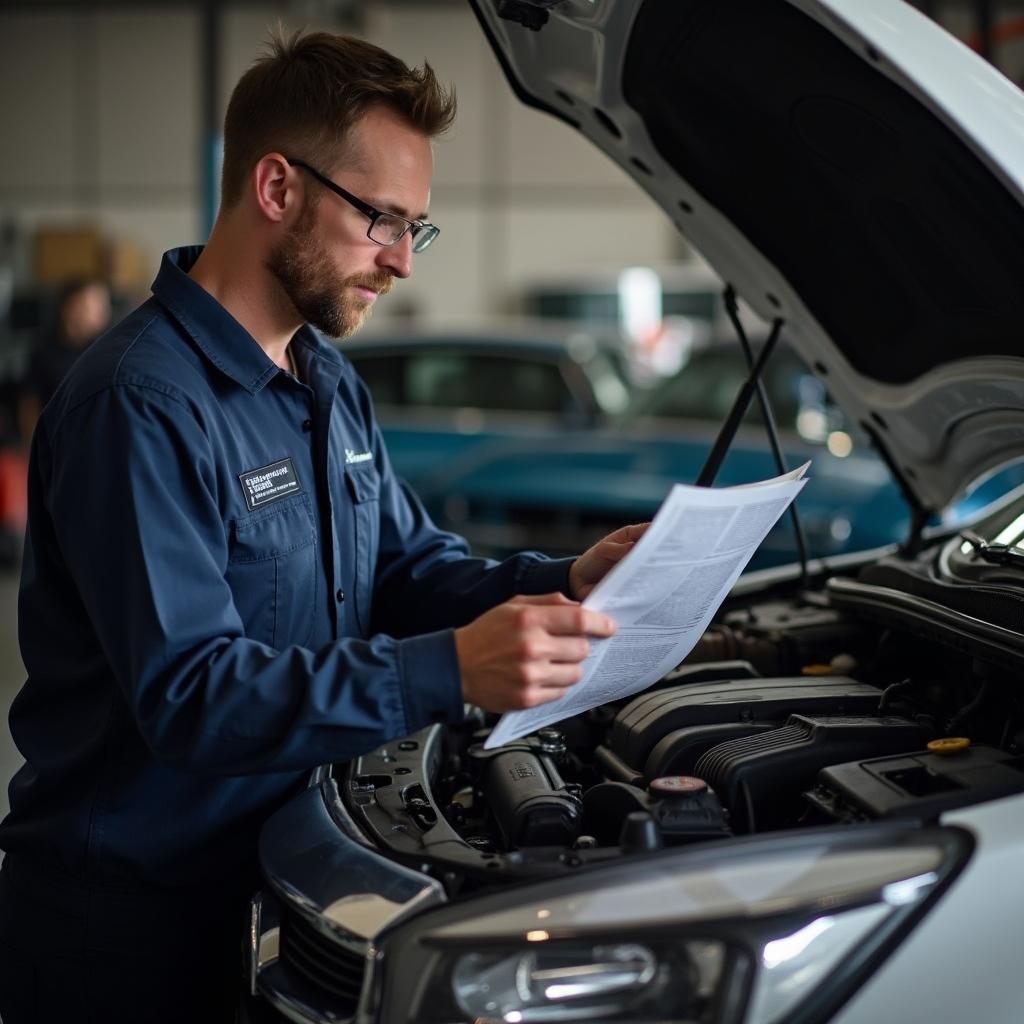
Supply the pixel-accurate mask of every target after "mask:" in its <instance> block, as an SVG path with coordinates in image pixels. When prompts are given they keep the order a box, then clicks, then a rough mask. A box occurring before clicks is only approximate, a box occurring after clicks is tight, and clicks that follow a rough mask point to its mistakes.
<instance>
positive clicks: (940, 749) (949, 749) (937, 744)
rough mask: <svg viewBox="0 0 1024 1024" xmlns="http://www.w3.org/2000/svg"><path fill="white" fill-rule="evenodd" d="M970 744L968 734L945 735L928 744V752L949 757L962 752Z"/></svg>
mask: <svg viewBox="0 0 1024 1024" xmlns="http://www.w3.org/2000/svg"><path fill="white" fill-rule="evenodd" d="M970 745H971V741H970V740H969V739H968V738H967V737H966V736H944V737H943V738H942V739H941V740H932V741H931V743H929V744H928V753H929V754H938V755H939V756H940V757H948V756H949V755H950V754H962V753H963V752H964V751H965V750H966V749H967V748H968V747H969V746H970Z"/></svg>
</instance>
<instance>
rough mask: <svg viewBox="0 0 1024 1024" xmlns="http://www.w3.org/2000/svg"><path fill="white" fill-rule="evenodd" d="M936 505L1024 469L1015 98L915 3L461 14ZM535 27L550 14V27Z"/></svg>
mask: <svg viewBox="0 0 1024 1024" xmlns="http://www.w3.org/2000/svg"><path fill="white" fill-rule="evenodd" d="M471 3H473V6H474V7H475V9H476V11H477V14H478V16H479V18H480V20H481V23H482V24H483V26H484V29H485V32H486V33H487V35H488V37H489V39H490V41H491V43H492V45H493V46H494V48H495V52H496V53H497V55H498V58H499V60H500V61H501V63H502V66H503V68H504V70H505V72H506V74H507V76H508V77H509V80H510V82H511V84H512V86H513V88H514V89H515V91H516V92H517V94H518V95H519V97H520V98H521V99H522V100H523V101H524V102H526V103H528V104H530V105H533V106H536V107H539V108H541V109H544V110H547V111H549V112H550V113H552V114H554V115H556V116H558V117H560V118H562V119H563V120H565V121H567V122H569V123H570V124H572V125H573V126H574V127H576V128H577V129H578V130H579V131H580V132H581V133H582V134H584V135H585V136H587V137H588V138H589V139H590V140H591V141H593V142H594V143H595V144H596V145H597V146H598V147H599V148H601V149H602V150H603V151H604V152H605V153H606V154H608V155H609V156H610V157H611V158H612V159H613V160H615V161H616V162H617V163H618V164H620V165H621V166H622V167H623V168H624V169H625V170H626V171H627V172H628V173H630V174H631V175H632V177H633V178H634V179H635V180H636V181H637V182H638V183H639V184H640V185H641V186H642V187H643V188H644V189H645V190H646V191H647V192H648V193H649V194H650V195H651V196H652V198H653V199H654V200H655V201H656V202H657V203H658V204H659V205H660V206H661V207H662V208H663V209H664V210H665V211H666V213H667V214H668V215H669V216H670V217H671V218H672V220H673V221H674V222H675V224H676V225H677V227H678V228H679V230H680V231H681V232H682V233H683V234H685V235H686V236H687V238H688V239H689V240H690V241H692V243H693V244H694V245H695V246H696V247H697V249H698V250H699V251H700V252H701V253H702V255H703V256H704V257H705V258H706V259H707V260H708V261H709V262H710V263H711V265H712V266H713V267H714V268H715V269H716V270H717V271H718V273H719V274H721V275H722V277H723V278H724V279H725V280H726V281H727V282H728V283H730V284H731V285H733V286H734V287H735V288H736V290H737V292H738V293H739V294H740V295H741V296H742V297H743V298H744V299H745V300H746V301H747V302H748V303H749V304H750V305H751V306H752V307H753V308H754V309H755V310H756V311H757V312H758V313H759V314H760V315H762V316H763V317H765V318H766V319H769V320H773V319H776V318H781V319H782V320H783V321H784V334H785V336H786V337H787V338H788V339H789V340H790V342H791V343H792V344H793V346H794V347H795V348H796V349H797V350H798V351H799V352H800V353H801V355H802V356H803V357H804V359H805V360H806V361H807V362H808V364H809V365H811V366H812V367H813V368H814V370H815V372H816V373H817V374H818V375H819V376H820V377H821V378H822V379H823V381H824V382H825V384H826V385H827V387H828V388H829V390H830V392H831V393H832V394H833V396H834V397H835V399H836V400H837V401H838V402H839V403H840V404H841V405H842V406H843V408H844V410H845V411H846V412H847V414H848V415H850V416H851V417H852V418H853V420H854V421H856V422H858V423H860V424H861V425H862V426H863V427H864V429H866V430H867V431H868V432H869V433H870V434H871V435H872V436H873V437H874V438H875V440H876V442H877V444H878V446H879V448H880V449H881V450H882V452H883V454H884V455H885V457H886V458H887V460H888V461H889V463H890V465H892V466H893V467H894V469H895V470H896V471H897V473H898V475H899V476H900V477H901V478H902V480H903V482H904V484H905V485H906V487H907V488H908V490H909V491H910V492H911V497H912V499H913V500H914V501H915V502H916V503H917V504H918V505H920V506H922V507H923V508H925V509H928V510H930V511H942V510H943V509H945V508H946V507H948V506H949V505H950V504H951V503H952V502H953V501H955V500H956V499H957V498H958V497H959V496H960V495H961V494H962V493H963V491H964V490H965V489H966V488H967V487H968V486H969V485H970V484H971V483H972V482H973V481H975V480H976V479H978V478H979V477H980V476H982V475H984V474H985V473H986V472H988V471H990V470H993V469H995V468H997V467H998V466H1000V465H1003V464H1005V463H1007V462H1009V461H1012V460H1014V459H1016V458H1018V457H1021V456H1024V288H1022V285H1021V282H1024V187H1022V178H1024V94H1022V93H1021V92H1020V91H1019V90H1018V89H1017V88H1016V87H1015V86H1014V85H1013V84H1012V83H1010V82H1009V81H1008V80H1007V79H1005V78H1004V77H1003V76H1002V75H1000V74H999V73H998V72H997V71H995V70H994V69H993V68H992V67H991V66H989V65H988V64H986V63H985V62H984V61H982V60H981V58H979V57H978V56H977V55H976V54H974V53H972V52H971V51H969V50H968V49H967V48H966V47H964V46H963V45H962V44H960V43H959V42H958V41H956V40H955V39H954V38H953V37H951V36H949V35H948V34H946V33H945V32H944V31H943V30H942V29H941V28H939V27H938V26H936V25H935V24H933V23H932V22H930V21H929V20H927V19H926V18H924V17H923V16H922V15H920V14H919V13H918V12H917V11H915V10H914V9H913V8H911V7H909V6H908V5H906V4H904V3H902V2H901V0H828V2H826V0H561V2H555V3H553V4H552V2H551V0H542V2H536V3H534V2H531V0H527V2H524V3H519V4H512V5H505V6H503V8H502V9H503V12H504V13H505V14H509V13H510V12H511V13H514V12H515V10H517V9H518V10H519V11H524V10H526V9H532V10H534V11H537V10H540V9H542V8H543V9H547V11H548V15H549V16H548V18H547V19H546V21H545V23H544V24H542V25H540V27H539V29H537V30H531V29H530V28H528V27H526V26H524V25H523V24H521V23H520V22H519V21H516V20H510V19H509V18H503V17H502V16H501V15H500V14H499V10H498V8H499V6H501V5H500V4H499V0H471ZM537 20H538V21H543V20H544V19H543V17H541V18H538V19H537Z"/></svg>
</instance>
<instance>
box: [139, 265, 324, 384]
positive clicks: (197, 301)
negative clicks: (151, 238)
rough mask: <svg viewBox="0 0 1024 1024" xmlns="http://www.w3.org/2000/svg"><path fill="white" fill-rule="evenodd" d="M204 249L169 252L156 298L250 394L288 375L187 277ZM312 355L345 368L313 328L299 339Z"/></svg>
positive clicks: (155, 284) (157, 282) (155, 290)
mask: <svg viewBox="0 0 1024 1024" xmlns="http://www.w3.org/2000/svg"><path fill="white" fill-rule="evenodd" d="M202 251H203V247H202V246H201V245H189V246H183V247H182V248H180V249H170V250H168V251H167V252H165V253H164V256H163V260H162V261H161V263H160V270H159V272H158V273H157V275H156V280H155V281H154V282H153V289H152V290H153V295H154V296H155V297H156V298H157V299H158V300H159V301H160V302H161V303H162V304H163V305H164V306H165V307H166V309H167V310H168V311H169V312H170V313H171V315H172V316H173V317H174V318H175V320H177V321H178V323H180V324H181V326H182V327H183V328H184V329H185V330H186V331H187V332H188V334H189V336H190V337H191V338H192V340H193V341H194V342H195V343H196V345H197V346H198V347H199V349H200V350H201V351H202V353H203V354H204V355H205V356H206V358H207V359H209V360H210V362H211V363H213V365H214V366H216V367H217V368H218V369H219V370H221V372H223V373H225V374H227V376H229V377H230V378H231V379H232V380H233V381H235V382H237V383H238V384H240V385H241V386H242V387H243V388H245V389H246V390H247V391H249V392H250V393H251V394H256V393H257V392H258V391H260V390H261V389H262V388H263V387H264V386H265V385H266V384H267V382H268V381H269V380H270V379H271V378H273V377H274V376H276V375H277V374H278V373H280V372H283V371H282V370H281V368H280V367H279V366H278V365H277V364H276V363H275V362H274V361H273V360H272V359H271V358H270V357H269V356H268V355H267V354H266V352H264V351H263V349H262V348H260V346H259V343H258V342H257V341H256V339H255V338H253V336H252V335H251V334H250V333H249V332H248V331H247V330H246V329H245V328H244V327H243V326H242V325H241V324H240V323H239V322H238V321H237V320H236V319H235V318H234V317H233V316H232V315H231V314H230V313H229V312H228V311H227V310H226V309H225V308H224V307H223V306H222V305H221V304H220V303H219V302H218V301H217V300H216V299H215V298H214V297H213V296H212V295H211V294H210V293H209V292H208V291H206V289H205V288H203V287H202V285H200V284H198V283H197V282H196V281H193V280H192V278H191V277H189V276H188V272H189V270H191V269H192V266H193V264H194V263H195V262H196V260H197V259H198V258H199V254H200V253H201V252H202ZM295 340H299V341H301V342H302V343H303V346H304V347H305V348H306V349H307V352H308V353H309V355H311V356H319V357H322V358H323V359H325V360H327V361H328V362H330V363H336V364H337V366H338V368H340V367H341V365H342V360H341V357H340V356H339V355H338V353H337V352H335V351H334V349H333V348H332V347H331V346H330V345H328V344H327V343H326V342H324V341H323V340H322V339H321V338H320V337H319V335H318V334H317V332H316V331H314V330H313V328H311V327H310V326H309V325H308V324H305V325H303V326H302V327H301V328H300V329H299V331H298V332H297V333H296V335H295Z"/></svg>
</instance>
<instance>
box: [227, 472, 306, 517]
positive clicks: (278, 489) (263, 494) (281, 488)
mask: <svg viewBox="0 0 1024 1024" xmlns="http://www.w3.org/2000/svg"><path fill="white" fill-rule="evenodd" d="M238 479H239V480H240V481H241V483H242V493H243V494H244V495H245V503H246V505H248V506H249V511H250V512H255V511H256V509H258V508H262V507H263V506H264V505H269V504H270V503H271V502H272V501H279V500H280V499H281V498H287V497H288V495H289V494H298V493H300V492H301V490H302V486H301V484H300V483H299V478H298V477H297V476H296V475H295V466H294V465H292V460H291V459H281V460H280V461H278V462H272V463H271V464H270V465H269V466H262V467H261V468H260V469H250V470H247V471H246V472H244V473H239V474H238Z"/></svg>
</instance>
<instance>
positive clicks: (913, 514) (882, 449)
mask: <svg viewBox="0 0 1024 1024" xmlns="http://www.w3.org/2000/svg"><path fill="white" fill-rule="evenodd" d="M861 428H862V429H863V430H864V432H865V433H866V434H867V435H868V440H869V441H870V442H871V447H872V448H874V450H875V454H876V455H878V456H879V458H881V460H882V461H883V462H884V463H885V467H886V469H888V470H889V472H890V473H891V474H892V478H893V480H895V481H896V486H897V487H898V488H899V489H900V494H902V495H903V500H904V501H905V502H906V503H907V505H909V506H910V531H909V533H908V534H907V539H906V540H905V541H904V542H903V543H902V544H901V545H900V554H901V555H905V556H906V557H908V558H913V557H914V555H916V554H918V553H919V552H920V550H921V546H922V544H923V543H924V528H925V527H926V526H927V525H928V520H929V519H930V518H931V511H930V510H929V509H927V508H925V507H924V506H923V505H922V504H921V502H920V501H919V500H918V498H917V495H916V494H915V493H914V488H913V487H911V486H910V484H909V483H908V482H907V478H906V476H905V475H904V473H903V472H902V470H901V469H900V467H899V464H898V463H897V462H896V460H895V459H894V458H893V457H892V455H890V454H889V449H888V448H887V447H886V446H885V444H883V442H882V438H881V437H880V436H879V434H878V432H877V431H875V430H874V429H873V428H872V427H871V426H870V424H868V423H861Z"/></svg>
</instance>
